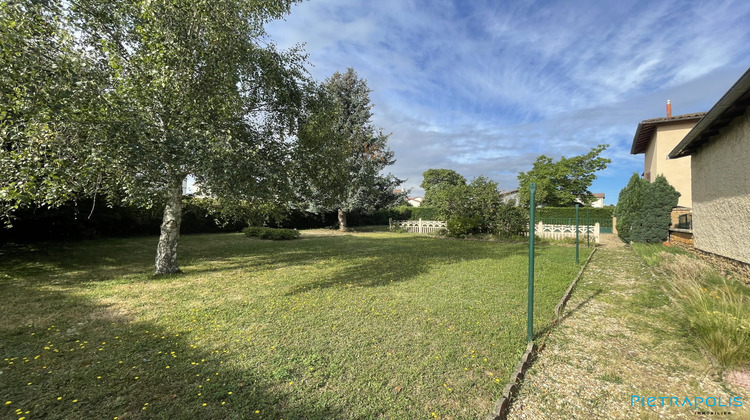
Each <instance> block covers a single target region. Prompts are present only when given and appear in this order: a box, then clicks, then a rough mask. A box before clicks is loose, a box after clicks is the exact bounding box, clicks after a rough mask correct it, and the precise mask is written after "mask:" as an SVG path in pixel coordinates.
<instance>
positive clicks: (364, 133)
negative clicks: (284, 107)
mask: <svg viewBox="0 0 750 420" xmlns="http://www.w3.org/2000/svg"><path fill="white" fill-rule="evenodd" d="M308 90H309V92H308V95H307V98H308V99H307V104H306V107H305V112H304V115H303V116H302V117H301V118H300V128H299V131H298V135H297V137H298V145H297V148H296V150H295V154H296V158H295V159H294V160H295V161H296V164H297V177H298V178H297V191H298V195H299V196H300V200H301V201H302V202H304V203H305V204H306V205H307V206H308V207H309V208H310V210H311V211H313V212H318V213H320V212H325V211H330V210H342V211H343V212H344V213H349V212H353V211H359V212H364V213H366V212H371V211H373V210H375V209H380V208H387V207H390V206H391V205H393V204H394V203H396V202H398V201H399V200H400V199H402V198H403V197H404V194H403V193H402V194H396V193H394V192H393V191H394V189H395V188H396V187H397V186H398V185H400V184H401V182H402V181H401V180H399V179H397V178H395V177H394V176H393V175H390V174H388V175H381V171H383V170H384V169H385V168H386V167H387V166H389V165H392V164H393V163H394V162H395V160H394V158H393V152H392V151H391V150H390V149H389V148H388V144H387V142H388V137H389V136H388V135H386V134H384V133H383V131H382V129H377V128H375V127H374V126H373V124H372V112H371V108H372V104H371V103H370V89H369V88H368V87H367V83H366V81H365V80H364V79H360V78H359V77H358V76H357V73H356V72H355V71H354V69H351V68H350V69H348V70H347V72H346V73H344V74H342V73H338V72H336V73H334V74H333V76H331V77H330V78H328V79H326V81H325V82H323V83H322V84H320V85H319V86H310V87H309V88H308Z"/></svg>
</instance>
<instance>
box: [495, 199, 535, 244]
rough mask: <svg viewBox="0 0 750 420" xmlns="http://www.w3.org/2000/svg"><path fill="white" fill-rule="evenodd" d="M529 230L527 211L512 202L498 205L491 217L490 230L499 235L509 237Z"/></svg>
mask: <svg viewBox="0 0 750 420" xmlns="http://www.w3.org/2000/svg"><path fill="white" fill-rule="evenodd" d="M528 230H529V212H528V210H527V209H524V208H523V207H517V206H515V205H513V203H506V204H502V205H501V206H499V207H498V209H497V212H496V213H495V215H494V217H493V219H492V232H493V233H494V234H495V235H497V236H499V237H501V238H509V237H513V236H520V235H523V234H524V233H525V232H528Z"/></svg>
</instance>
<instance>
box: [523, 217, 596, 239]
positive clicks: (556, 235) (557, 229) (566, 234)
mask: <svg viewBox="0 0 750 420" xmlns="http://www.w3.org/2000/svg"><path fill="white" fill-rule="evenodd" d="M586 232H588V234H589V237H590V238H591V239H592V240H593V241H594V242H596V243H597V244H598V243H599V232H600V229H599V223H596V224H594V225H592V226H586V225H578V240H580V241H585V240H586ZM534 234H535V235H536V236H539V237H540V238H548V239H556V240H560V239H564V238H575V237H576V226H575V225H545V224H544V223H542V222H539V223H537V225H536V227H535V231H534Z"/></svg>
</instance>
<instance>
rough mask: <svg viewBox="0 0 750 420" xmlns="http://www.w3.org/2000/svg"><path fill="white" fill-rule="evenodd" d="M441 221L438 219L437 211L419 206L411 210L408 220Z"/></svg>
mask: <svg viewBox="0 0 750 420" xmlns="http://www.w3.org/2000/svg"><path fill="white" fill-rule="evenodd" d="M419 219H422V220H442V219H440V216H439V212H438V209H436V208H434V207H427V206H419V207H412V208H411V215H410V216H409V220H419Z"/></svg>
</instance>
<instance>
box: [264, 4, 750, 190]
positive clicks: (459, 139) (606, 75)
mask: <svg viewBox="0 0 750 420" xmlns="http://www.w3.org/2000/svg"><path fill="white" fill-rule="evenodd" d="M748 22H750V2H748V1H745V0H741V1H718V0H713V1H702V2H697V1H696V2H693V1H670V0H660V1H643V2H637V1H625V0H621V1H617V2H614V1H606V2H603V1H595V0H592V1H575V0H569V1H502V2H501V1H491V0H487V1H484V0H471V1H469V0H465V1H443V0H429V1H427V0H424V1H419V0H378V1H372V0H311V1H308V2H304V3H300V4H297V5H295V6H293V8H292V13H291V14H290V15H289V16H287V18H286V19H285V20H284V21H278V22H272V23H271V24H269V25H268V26H267V30H268V33H269V36H270V37H271V39H272V40H273V41H274V42H276V43H277V45H278V46H279V47H282V48H287V47H290V46H292V45H295V44H305V51H306V52H307V53H308V54H309V62H310V64H311V66H310V67H309V69H310V73H311V74H312V76H313V77H314V78H315V79H316V80H319V81H322V80H324V79H325V78H326V77H329V76H330V75H332V74H333V73H334V72H335V71H342V72H343V71H345V70H346V69H347V68H348V67H352V68H354V69H355V70H356V71H357V73H358V74H359V76H360V77H361V78H364V79H366V80H367V84H368V86H369V87H370V89H372V93H371V100H372V102H373V104H374V108H373V112H374V118H373V120H374V123H375V125H377V126H379V127H382V128H383V130H384V131H385V132H387V133H392V134H391V137H390V140H389V145H390V146H391V148H392V149H393V150H394V152H395V154H396V159H397V162H396V164H395V165H393V166H392V167H390V171H391V172H392V173H393V174H394V175H396V176H398V177H400V178H406V179H407V181H406V182H405V183H404V186H405V187H407V188H413V193H412V195H421V193H422V191H421V189H420V188H419V184H420V183H421V182H422V173H423V172H424V171H425V170H427V169H430V168H448V169H454V170H456V171H458V172H459V173H461V174H462V175H464V176H465V177H467V178H468V179H471V178H473V177H475V176H479V175H485V176H487V177H489V178H491V179H493V180H495V181H497V182H498V183H499V184H500V187H501V188H503V189H513V188H516V187H517V185H518V181H517V179H516V176H517V174H518V172H519V171H527V170H529V169H530V168H531V165H532V164H533V162H534V160H535V159H536V157H537V156H538V155H540V154H545V155H547V156H551V157H555V158H557V157H560V156H573V155H578V154H581V153H585V152H587V151H588V150H589V149H591V147H593V146H595V145H597V144H601V143H607V144H609V145H610V148H609V149H608V150H607V151H606V152H605V154H604V156H605V157H608V158H610V159H612V164H611V165H610V166H609V168H607V169H606V170H604V171H602V172H599V173H598V179H597V180H596V181H595V183H594V185H593V186H592V188H591V191H592V192H603V193H605V194H606V199H605V203H607V204H614V203H615V202H616V201H617V195H618V193H619V191H620V189H622V187H624V186H625V184H626V183H627V180H628V178H629V177H630V175H631V174H632V173H633V172H638V173H641V172H642V171H643V155H637V156H632V155H630V145H631V142H632V139H633V135H634V134H635V129H636V127H637V125H638V122H640V121H641V120H644V119H649V118H658V117H663V116H665V115H666V111H665V104H666V101H667V100H668V99H670V100H671V101H672V110H673V115H678V114H685V113H692V112H701V111H708V109H710V107H711V106H712V105H713V104H714V103H716V101H717V100H718V99H719V98H720V97H721V96H722V95H723V94H724V92H726V90H727V89H728V88H729V87H730V86H731V85H732V84H733V83H734V82H735V81H736V80H737V79H738V78H739V77H740V76H741V75H742V73H743V72H744V71H745V70H747V68H748V67H749V66H750V23H748Z"/></svg>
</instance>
